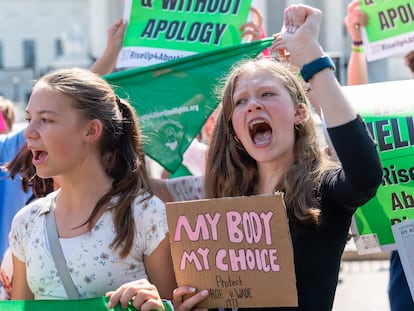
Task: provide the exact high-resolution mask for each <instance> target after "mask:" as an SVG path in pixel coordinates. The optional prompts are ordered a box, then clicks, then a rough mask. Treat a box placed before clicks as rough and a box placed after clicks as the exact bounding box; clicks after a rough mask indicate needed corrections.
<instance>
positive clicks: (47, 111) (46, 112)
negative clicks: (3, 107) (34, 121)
mask: <svg viewBox="0 0 414 311" xmlns="http://www.w3.org/2000/svg"><path fill="white" fill-rule="evenodd" d="M25 114H26V116H27V115H31V113H30V112H29V111H28V110H25ZM35 114H36V115H39V116H42V115H45V114H46V115H47V114H53V115H57V113H56V112H54V111H52V110H40V111H35Z"/></svg>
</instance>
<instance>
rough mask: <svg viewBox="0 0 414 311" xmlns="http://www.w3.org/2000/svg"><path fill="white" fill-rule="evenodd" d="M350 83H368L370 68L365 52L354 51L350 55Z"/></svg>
mask: <svg viewBox="0 0 414 311" xmlns="http://www.w3.org/2000/svg"><path fill="white" fill-rule="evenodd" d="M347 76H348V85H359V84H366V83H368V68H367V61H366V57H365V53H363V52H362V53H361V52H356V51H352V52H351V55H350V57H349V63H348V69H347Z"/></svg>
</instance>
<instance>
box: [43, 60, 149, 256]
mask: <svg viewBox="0 0 414 311" xmlns="http://www.w3.org/2000/svg"><path fill="white" fill-rule="evenodd" d="M39 83H45V84H47V85H48V86H49V87H50V88H51V90H52V91H54V92H56V93H59V94H63V95H66V96H69V97H70V98H72V99H73V103H74V104H73V107H74V109H76V110H78V111H79V112H80V114H81V115H82V116H83V118H85V119H87V120H93V119H98V120H100V121H101V122H102V125H103V133H102V137H101V139H100V149H101V150H100V152H101V161H102V164H103V166H104V168H105V170H106V172H107V174H108V175H109V176H111V177H112V178H113V179H114V182H113V184H112V188H111V190H109V191H108V192H107V193H106V194H105V195H104V196H103V197H102V198H101V199H100V200H99V201H98V203H97V204H96V206H95V208H94V210H93V211H92V213H91V215H90V217H89V219H88V220H87V222H86V223H87V224H89V225H90V224H91V223H92V221H93V220H94V219H95V218H96V217H97V216H98V215H99V214H100V213H102V211H103V210H104V209H105V206H106V205H108V204H109V203H110V201H111V199H112V198H113V197H117V198H118V200H117V202H116V204H115V205H114V206H111V208H112V210H113V219H114V225H115V230H116V235H115V238H114V240H113V242H112V245H113V246H114V247H115V248H119V247H120V248H121V253H120V255H121V257H122V258H124V257H126V256H127V255H128V253H129V251H130V249H131V247H132V244H133V242H134V236H135V223H134V219H133V213H132V209H131V203H132V202H133V200H134V199H135V198H136V197H137V195H140V194H144V198H143V200H145V199H148V198H149V197H150V196H152V191H151V188H150V181H149V176H148V173H147V169H146V166H145V154H144V149H143V146H142V135H141V130H140V127H139V124H138V118H137V115H136V113H135V110H134V109H133V108H132V106H131V105H130V104H129V103H128V102H127V101H125V100H121V99H120V98H119V97H118V96H117V95H115V93H114V91H113V90H112V88H111V86H110V85H109V84H108V83H107V82H106V81H105V80H104V79H103V78H101V77H100V76H98V75H97V74H95V73H92V72H90V71H88V70H84V69H78V68H72V69H61V70H57V71H53V72H51V73H49V74H47V75H45V76H43V77H42V78H41V79H40V80H39Z"/></svg>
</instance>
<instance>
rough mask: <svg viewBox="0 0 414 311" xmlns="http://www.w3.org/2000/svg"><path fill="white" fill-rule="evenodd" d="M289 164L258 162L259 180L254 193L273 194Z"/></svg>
mask: <svg viewBox="0 0 414 311" xmlns="http://www.w3.org/2000/svg"><path fill="white" fill-rule="evenodd" d="M289 165H290V164H289ZM289 165H287V164H286V163H258V165H257V167H258V173H259V182H258V185H257V188H256V194H273V193H274V192H275V191H277V190H278V189H276V187H277V185H278V184H279V183H280V181H281V180H282V178H283V176H284V175H285V173H286V172H287V170H288V168H289Z"/></svg>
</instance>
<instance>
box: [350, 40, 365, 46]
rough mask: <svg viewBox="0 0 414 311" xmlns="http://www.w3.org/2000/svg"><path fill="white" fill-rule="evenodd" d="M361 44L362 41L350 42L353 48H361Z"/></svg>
mask: <svg viewBox="0 0 414 311" xmlns="http://www.w3.org/2000/svg"><path fill="white" fill-rule="evenodd" d="M363 44H364V42H362V41H352V45H353V46H361V45H363Z"/></svg>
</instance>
